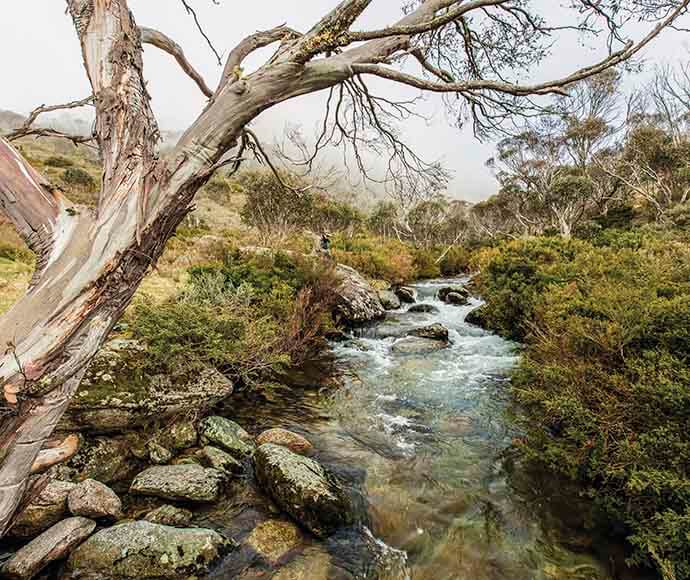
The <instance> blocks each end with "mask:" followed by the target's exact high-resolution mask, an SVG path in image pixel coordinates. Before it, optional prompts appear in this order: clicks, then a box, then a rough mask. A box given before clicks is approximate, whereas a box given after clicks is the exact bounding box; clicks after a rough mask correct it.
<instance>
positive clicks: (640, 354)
mask: <svg viewBox="0 0 690 580" xmlns="http://www.w3.org/2000/svg"><path fill="white" fill-rule="evenodd" d="M478 283H479V286H480V289H481V292H482V293H483V295H484V297H485V298H486V300H487V308H486V309H485V311H486V318H487V323H488V324H489V325H490V326H491V327H492V328H494V329H496V330H498V331H500V332H502V333H503V334H506V335H508V336H513V337H517V338H521V339H524V340H525V341H526V350H525V354H524V357H523V360H522V363H521V365H520V367H519V369H518V371H517V372H516V374H515V376H514V380H513V390H514V395H515V399H516V402H517V403H518V404H519V406H520V408H521V409H522V411H523V427H524V429H525V432H526V437H524V438H522V439H520V440H519V441H518V443H517V445H518V446H519V448H520V450H521V451H523V452H524V453H525V455H526V456H527V457H528V458H530V459H532V460H534V461H536V462H539V463H540V464H543V465H546V466H547V467H548V468H550V469H551V470H553V471H555V472H558V473H560V474H562V475H565V476H567V477H569V478H571V479H573V480H576V481H579V482H580V483H581V484H583V486H585V489H586V490H587V492H588V494H589V495H590V496H591V497H592V498H593V499H594V501H595V505H596V507H597V508H598V509H599V511H600V512H601V513H602V514H604V515H605V516H607V517H608V518H609V521H610V522H611V523H612V524H614V527H615V528H616V529H623V530H624V531H625V534H626V536H627V538H628V540H629V542H630V545H631V554H630V562H631V563H633V564H642V565H649V566H654V567H656V568H657V569H658V570H659V572H660V573H661V575H662V576H663V577H664V578H665V579H669V580H670V579H672V578H678V579H679V578H688V577H690V536H689V535H688V529H689V527H690V474H689V473H688V470H689V469H690V431H689V428H690V330H689V329H690V246H688V244H686V243H681V242H678V241H669V240H668V239H659V238H658V237H656V236H655V235H654V234H653V233H652V232H651V231H646V232H619V233H615V232H609V233H608V234H607V235H606V237H605V238H603V239H602V240H600V241H599V243H598V244H596V245H594V244H591V243H587V242H583V241H564V240H556V239H544V238H540V239H530V240H520V241H515V242H510V243H506V244H504V245H502V246H500V247H499V248H498V249H497V250H495V251H494V252H493V253H492V254H491V255H490V256H487V263H486V265H485V267H484V268H483V270H482V272H481V275H480V277H479V280H478Z"/></svg>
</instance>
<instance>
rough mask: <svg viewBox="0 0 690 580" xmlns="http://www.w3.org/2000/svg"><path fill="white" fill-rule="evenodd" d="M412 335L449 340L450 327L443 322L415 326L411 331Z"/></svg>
mask: <svg viewBox="0 0 690 580" xmlns="http://www.w3.org/2000/svg"><path fill="white" fill-rule="evenodd" d="M409 334H410V336H417V337H419V338H428V339H430V340H440V341H443V342H448V329H447V328H446V327H445V326H443V324H440V323H438V322H437V323H435V324H430V325H429V326H423V327H421V328H415V329H414V330H411V331H410V332H409Z"/></svg>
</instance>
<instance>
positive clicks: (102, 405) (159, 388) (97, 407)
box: [59, 339, 233, 433]
mask: <svg viewBox="0 0 690 580" xmlns="http://www.w3.org/2000/svg"><path fill="white" fill-rule="evenodd" d="M145 356H147V354H146V351H145V349H144V347H143V346H142V345H141V344H140V343H138V342H137V341H134V340H121V339H118V340H112V341H110V342H108V343H107V344H106V345H105V346H104V347H103V348H102V349H101V350H100V351H99V352H98V354H97V355H96V356H95V357H94V360H93V361H92V363H91V364H90V366H89V368H88V370H87V373H86V375H85V377H84V379H83V380H82V382H81V386H80V389H79V392H78V393H77V395H76V396H75V397H74V399H73V401H72V403H71V404H70V406H69V408H68V409H67V411H66V413H65V415H64V417H63V419H62V421H61V422H60V424H59V428H60V429H61V430H64V431H76V430H81V431H89V432H94V433H113V432H125V431H129V430H131V429H132V427H136V426H142V425H144V424H147V423H150V422H151V421H163V420H166V419H170V418H173V417H176V416H179V415H183V414H185V413H192V414H199V413H202V412H203V411H204V410H207V409H209V408H211V407H212V406H213V405H215V404H216V403H218V402H219V401H221V400H222V399H224V398H226V397H228V396H229V395H231V394H232V391H233V386H232V383H231V382H230V381H229V380H228V379H227V378H226V377H224V376H223V375H222V374H221V373H219V372H218V371H217V370H215V369H212V368H209V369H208V370H206V371H204V372H202V373H200V374H199V375H198V376H196V377H194V378H193V379H191V380H189V381H186V382H181V383H180V382H176V381H173V380H172V379H171V378H170V377H169V376H167V375H142V373H141V372H140V370H139V365H138V362H139V360H140V359H141V358H143V357H145Z"/></svg>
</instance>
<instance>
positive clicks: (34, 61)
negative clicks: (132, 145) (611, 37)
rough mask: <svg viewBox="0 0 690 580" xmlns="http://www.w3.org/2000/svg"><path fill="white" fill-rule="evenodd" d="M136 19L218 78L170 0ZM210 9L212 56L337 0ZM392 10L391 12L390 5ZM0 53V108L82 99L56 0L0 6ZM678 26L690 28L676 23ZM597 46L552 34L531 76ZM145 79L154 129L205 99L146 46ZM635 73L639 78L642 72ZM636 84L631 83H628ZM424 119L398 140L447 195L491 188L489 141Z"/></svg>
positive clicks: (554, 9)
mask: <svg viewBox="0 0 690 580" xmlns="http://www.w3.org/2000/svg"><path fill="white" fill-rule="evenodd" d="M129 4H130V7H131V9H132V10H133V12H134V14H135V16H136V19H137V22H138V23H139V24H140V25H143V26H150V27H152V28H157V29H159V30H161V31H163V32H165V33H167V34H169V35H170V36H172V37H173V38H174V39H175V40H176V41H177V42H178V43H179V44H181V45H182V46H183V47H184V49H185V51H186V53H187V56H188V57H189V59H190V60H191V61H192V62H193V63H194V65H195V66H196V67H197V68H198V69H199V70H200V71H201V72H202V74H203V75H204V76H205V78H206V79H207V81H208V82H209V84H210V85H211V86H215V83H216V81H217V79H218V77H219V75H220V67H219V66H218V64H217V62H216V61H215V59H214V57H213V55H212V53H211V51H210V50H209V49H208V47H207V46H206V45H205V43H204V41H203V39H202V38H201V37H200V36H199V34H198V32H197V31H196V29H195V27H194V23H193V21H192V20H191V18H190V17H188V16H187V15H186V14H185V11H184V8H183V7H182V5H181V3H180V2H179V1H178V0H130V2H129ZM220 4H221V5H220V6H213V5H212V3H211V1H210V0H194V2H193V5H194V6H198V14H199V16H200V18H201V20H202V22H203V23H204V26H205V28H206V31H207V32H208V34H209V36H210V37H211V38H212V39H213V41H214V43H215V44H216V46H217V48H218V49H219V50H220V51H223V52H227V51H228V50H230V49H231V48H232V47H233V46H234V44H236V43H237V42H238V41H239V40H240V39H241V38H242V37H243V36H246V35H247V34H248V33H251V32H254V31H255V30H259V29H266V28H271V27H273V26H276V25H278V24H281V23H287V24H288V25H289V26H291V27H292V28H295V29H298V30H305V29H307V28H309V27H310V26H311V25H312V24H313V23H314V21H315V19H317V18H318V17H319V16H320V15H322V14H323V13H324V12H325V11H326V10H327V9H328V8H330V7H331V6H333V5H335V4H337V0H251V1H250V2H237V1H236V0H221V2H220ZM400 4H401V2H399V1H398V0H378V1H375V2H373V5H372V7H371V8H370V9H369V10H368V11H367V13H366V14H365V18H364V19H363V20H362V21H361V22H359V23H358V27H359V28H362V27H370V26H375V25H377V24H378V25H382V24H387V23H390V22H392V21H393V20H394V19H395V18H396V17H397V16H398V14H399V12H398V8H397V7H398V6H399V5H400ZM534 4H535V5H540V6H542V7H543V14H544V15H545V16H546V17H547V18H549V19H550V21H551V22H552V23H554V24H567V23H568V22H567V18H568V17H572V12H570V11H569V10H567V9H565V8H562V7H561V2H559V1H558V0H536V1H535V2H534ZM393 5H395V6H396V8H395V9H391V6H393ZM0 17H1V18H0V54H2V55H3V59H2V66H3V75H2V84H0V109H9V110H13V111H17V112H20V113H27V112H28V111H29V110H30V109H32V108H33V107H35V106H37V105H40V104H43V103H48V104H51V103H61V102H67V101H71V100H75V99H80V98H83V97H85V96H87V95H88V94H89V86H88V83H87V80H86V76H85V74H84V70H83V68H82V64H81V57H80V52H79V46H78V42H77V39H76V36H75V33H74V31H73V29H72V23H71V21H70V19H69V17H68V16H67V15H65V3H64V2H63V1H62V0H21V1H10V0H4V1H3V2H2V8H0ZM685 18H686V20H685V26H686V27H688V26H689V25H690V24H689V23H688V22H687V18H688V17H687V16H686V17H685ZM645 30H647V27H641V28H638V27H636V28H635V29H632V30H630V35H631V36H632V37H634V38H635V39H638V38H639V37H640V36H641V35H643V33H644V31H645ZM602 51H603V47H602V46H601V44H598V42H597V41H594V40H590V41H588V43H587V46H582V45H581V43H580V42H579V41H578V40H577V38H576V37H575V36H573V35H572V34H569V33H559V37H558V43H557V45H556V48H555V49H554V51H553V56H552V57H551V58H550V59H549V60H548V61H547V62H546V63H544V65H543V66H541V67H540V68H539V69H538V70H535V71H533V73H534V74H533V76H532V77H531V80H543V79H546V78H547V77H553V76H558V77H560V76H564V75H566V74H567V73H569V72H571V71H572V70H574V69H576V68H578V67H580V66H583V65H586V64H589V63H591V62H594V61H595V60H597V59H598V58H600V57H601V56H602V55H603V52H602ZM265 54H266V53H263V54H257V55H255V57H254V58H253V60H251V61H249V62H248V65H249V66H248V67H245V68H249V69H251V65H252V63H254V64H256V63H257V62H260V60H261V57H262V56H265ZM689 56H690V34H688V33H681V32H675V31H672V30H668V31H666V33H665V34H664V35H663V36H662V37H661V38H659V39H657V40H656V41H655V44H654V45H653V46H652V47H651V48H649V49H648V50H647V51H646V52H645V53H644V57H645V67H644V70H645V71H649V70H650V69H651V68H652V66H653V64H654V63H657V62H667V63H670V64H673V63H676V62H678V61H679V60H680V59H684V60H685V61H687V59H688V57H689ZM145 66H146V77H147V79H148V82H149V90H150V93H151V94H152V97H153V108H154V110H155V111H156V113H157V114H158V118H159V122H160V125H161V127H162V128H163V129H183V128H184V127H185V126H186V125H188V124H189V123H191V122H192V121H193V120H194V118H195V117H196V116H197V115H198V113H199V112H200V111H201V108H202V107H203V104H204V100H205V99H204V98H203V96H202V95H201V94H200V92H199V90H198V88H197V87H196V85H194V83H193V82H192V81H191V80H189V79H188V78H187V77H186V76H185V75H184V74H183V73H182V72H181V71H180V70H179V68H178V66H177V64H176V63H175V62H174V61H173V59H172V58H170V57H169V56H167V55H165V54H163V53H160V52H159V51H158V50H156V49H154V48H152V47H150V48H147V49H146V52H145ZM643 74H644V73H643ZM634 82H640V80H639V79H637V80H631V81H629V84H631V83H634ZM386 91H387V94H388V95H392V96H402V95H407V94H409V93H408V91H407V89H405V88H399V87H396V86H389V87H386ZM323 102H324V98H323V95H310V96H308V97H304V98H302V99H298V100H292V101H290V102H288V103H284V104H283V105H281V106H279V107H277V108H274V109H272V110H270V111H268V112H267V113H265V114H264V115H263V116H262V117H261V118H260V119H259V121H258V122H257V128H258V130H259V132H260V133H261V134H262V135H263V137H264V138H265V139H267V140H269V141H270V140H272V139H273V134H275V135H279V134H281V133H282V131H283V128H284V127H285V124H286V123H299V124H301V125H302V126H303V129H304V132H305V134H310V133H311V132H312V131H313V128H314V127H315V125H316V123H317V122H318V119H319V118H320V114H321V112H322V111H323V107H322V105H323ZM421 110H422V112H423V113H424V114H425V115H426V116H428V117H431V118H432V120H431V122H430V123H429V124H427V123H426V122H424V121H411V122H409V123H407V124H406V126H405V127H404V128H403V130H404V136H405V138H406V139H407V140H408V142H409V143H410V144H413V145H414V146H415V147H416V149H417V150H418V152H419V153H420V154H421V155H422V156H423V157H424V158H425V159H427V160H434V159H442V160H443V161H444V163H445V164H446V165H447V166H448V167H449V168H450V169H451V170H452V171H453V172H454V179H453V182H452V184H451V187H450V193H451V194H453V195H454V196H456V197H460V198H464V199H468V200H472V201H476V200H479V199H483V198H486V197H488V196H489V195H491V194H492V193H494V192H495V189H496V183H495V181H494V179H493V177H492V175H491V173H490V171H489V170H488V169H487V168H486V167H485V165H484V163H485V161H486V159H488V158H489V157H491V156H492V154H493V147H492V145H491V144H490V143H488V144H480V143H478V142H477V141H476V140H475V139H474V137H473V136H472V134H471V131H470V130H463V131H460V130H458V129H457V128H453V127H450V126H449V125H448V122H447V120H446V118H445V114H444V110H443V106H442V104H441V101H440V99H439V98H438V97H436V96H432V97H429V98H428V99H427V100H426V101H425V103H424V104H423V105H422V107H421Z"/></svg>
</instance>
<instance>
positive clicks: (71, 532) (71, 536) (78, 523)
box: [0, 517, 96, 580]
mask: <svg viewBox="0 0 690 580" xmlns="http://www.w3.org/2000/svg"><path fill="white" fill-rule="evenodd" d="M95 529H96V522H94V521H93V520H90V519H87V518H81V517H76V518H68V519H66V520H62V521H61V522H58V523H57V524H55V525H54V526H52V527H51V528H49V529H47V530H46V531H45V532H43V533H42V534H41V535H40V536H38V537H37V538H35V539H34V540H32V541H31V542H29V543H28V544H27V545H26V546H24V547H23V548H21V549H20V550H19V551H18V552H17V553H16V554H15V555H14V556H12V558H10V559H9V560H8V561H7V563H6V564H5V565H4V566H3V567H2V569H1V570H0V572H1V574H0V575H1V576H2V577H3V578H7V579H9V580H29V579H30V578H33V577H34V576H36V575H37V574H38V573H39V572H40V571H41V570H42V569H43V568H45V567H46V566H48V564H50V563H51V562H55V561H57V560H62V559H63V558H66V557H67V556H68V554H69V553H70V552H71V551H72V550H73V549H74V548H76V547H77V546H78V545H79V544H81V543H82V542H83V541H84V540H86V538H88V537H89V536H90V535H91V534H92V533H93V531H94V530H95Z"/></svg>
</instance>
